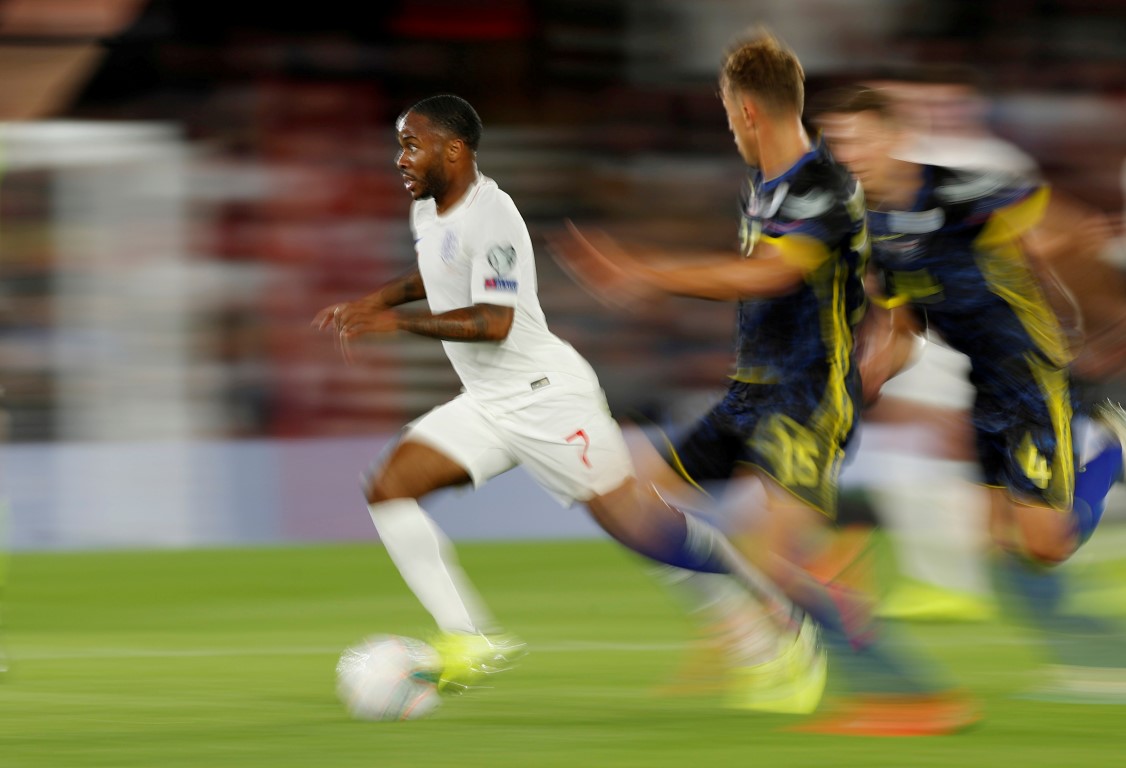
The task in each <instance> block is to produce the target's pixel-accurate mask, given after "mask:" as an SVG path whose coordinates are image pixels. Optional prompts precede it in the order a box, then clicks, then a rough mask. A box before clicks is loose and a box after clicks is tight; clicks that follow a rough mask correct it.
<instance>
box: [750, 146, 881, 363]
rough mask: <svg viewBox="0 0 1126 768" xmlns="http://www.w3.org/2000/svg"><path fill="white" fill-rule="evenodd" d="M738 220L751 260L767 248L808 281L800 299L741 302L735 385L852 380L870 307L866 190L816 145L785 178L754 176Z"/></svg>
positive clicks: (787, 297)
mask: <svg viewBox="0 0 1126 768" xmlns="http://www.w3.org/2000/svg"><path fill="white" fill-rule="evenodd" d="M740 211H741V213H742V217H741V225H740V233H739V234H740V242H741V249H742V253H743V256H744V258H749V259H753V258H755V248H756V246H757V245H758V244H759V243H768V244H770V245H772V246H774V247H775V248H776V249H777V250H778V251H779V252H780V253H781V255H782V258H784V259H786V260H787V261H789V262H791V263H793V264H797V265H799V266H801V267H802V268H803V269H805V270H807V274H806V277H805V281H804V283H803V285H802V286H801V287H800V288H799V289H798V290H796V291H794V292H792V293H789V294H786V295H784V296H776V297H765V298H750V299H744V300H743V301H741V302H740V303H739V326H738V340H737V349H736V373H735V378H736V379H737V380H739V381H744V382H748V383H756V384H778V383H784V382H788V381H793V380H803V379H808V378H811V377H812V378H814V379H821V380H824V378H825V377H826V376H834V375H844V374H847V372H848V371H850V370H851V367H852V366H851V355H852V350H853V330H854V329H855V327H856V324H857V323H859V322H860V320H861V318H862V317H863V314H864V310H865V307H866V303H865V301H866V299H865V294H864V286H863V275H864V270H865V268H866V264H867V252H868V243H867V231H866V228H865V217H864V195H863V192H862V191H861V189H860V186H859V185H858V184H857V183H856V181H855V180H854V179H853V178H852V177H851V176H850V175H849V173H848V171H847V170H846V169H845V168H844V167H843V166H841V165H839V164H837V162H836V161H835V160H833V158H832V157H831V156H830V155H829V153H828V151H827V150H826V149H825V148H824V147H823V146H822V145H818V146H817V147H815V148H814V149H812V150H811V151H810V152H808V153H807V154H806V155H805V156H804V157H802V159H801V160H800V161H798V163H796V164H795V165H794V166H793V167H792V168H791V169H790V170H789V171H787V172H786V173H785V174H783V175H782V176H779V177H778V178H775V179H770V180H769V181H766V180H764V179H763V178H762V174H761V173H758V172H757V171H756V172H752V173H751V174H750V175H749V176H748V178H747V180H746V182H745V183H744V185H743V191H742V194H741V196H740Z"/></svg>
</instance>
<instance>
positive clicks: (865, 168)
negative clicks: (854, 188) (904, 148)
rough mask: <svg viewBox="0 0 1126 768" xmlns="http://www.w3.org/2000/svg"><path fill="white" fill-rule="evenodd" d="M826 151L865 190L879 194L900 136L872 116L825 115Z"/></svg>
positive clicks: (862, 113) (858, 114) (869, 113)
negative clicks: (850, 172)
mask: <svg viewBox="0 0 1126 768" xmlns="http://www.w3.org/2000/svg"><path fill="white" fill-rule="evenodd" d="M821 125H822V128H823V129H824V132H825V140H826V141H828V142H829V149H830V151H832V153H833V157H835V158H836V159H837V160H838V161H839V162H841V163H844V165H846V166H847V167H848V169H849V170H850V171H852V173H853V175H854V176H856V178H858V179H860V183H861V184H862V185H863V186H864V188H865V190H867V191H869V192H876V191H878V190H882V189H883V187H884V185H885V183H886V181H887V179H888V176H889V170H890V168H891V166H892V163H893V162H894V161H893V160H892V152H893V150H894V149H895V147H896V145H897V144H898V143H899V132H898V131H897V130H896V129H895V127H894V126H892V125H890V124H889V123H888V122H887V121H886V120H884V119H883V118H881V117H880V115H878V114H877V113H875V112H857V113H854V114H831V115H826V116H825V117H824V118H823V119H822V122H821Z"/></svg>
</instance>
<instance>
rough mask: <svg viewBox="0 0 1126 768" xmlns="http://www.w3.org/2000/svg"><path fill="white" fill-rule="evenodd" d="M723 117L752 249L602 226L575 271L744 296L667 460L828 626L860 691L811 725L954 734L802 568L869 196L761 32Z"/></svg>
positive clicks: (836, 434)
mask: <svg viewBox="0 0 1126 768" xmlns="http://www.w3.org/2000/svg"><path fill="white" fill-rule="evenodd" d="M720 95H721V98H722V100H723V105H724V108H725V110H726V112H727V119H728V125H729V127H730V130H731V132H732V134H733V135H734V139H735V145H736V147H737V148H738V150H739V153H740V155H741V156H742V158H743V160H744V161H745V162H746V163H747V165H748V166H750V172H749V173H748V178H747V183H746V184H745V186H744V190H743V195H742V199H741V201H740V210H741V211H742V218H741V221H740V238H741V253H739V254H732V253H725V254H698V255H695V256H693V257H691V258H684V259H683V260H682V261H681V263H680V264H679V265H677V266H669V265H666V266H664V267H661V268H658V267H656V266H654V265H653V263H652V261H651V260H648V259H646V260H643V259H640V258H639V257H637V256H635V255H633V254H632V253H629V252H627V251H626V250H625V249H624V248H623V247H622V246H620V245H619V244H618V243H617V242H615V241H614V240H612V239H611V238H609V237H608V236H606V235H604V234H598V233H594V232H587V233H583V232H580V231H579V230H577V229H575V228H572V235H573V237H572V238H571V239H570V240H561V241H560V243H559V245H558V250H559V252H560V256H561V258H563V260H564V262H565V264H566V265H567V266H568V267H569V268H570V269H571V271H572V273H573V274H574V275H575V276H576V277H577V278H578V279H579V280H581V281H582V282H583V283H585V284H586V285H587V287H588V288H590V289H591V290H592V291H593V292H596V293H598V294H601V295H603V296H605V297H606V298H608V299H610V300H615V299H617V300H620V299H621V298H622V297H623V296H631V295H632V297H633V298H635V299H645V298H652V297H654V296H658V295H661V294H673V295H679V296H689V297H696V298H703V299H710V300H715V301H732V302H737V303H738V341H737V360H736V372H735V374H734V375H733V376H732V379H733V381H732V383H731V384H730V386H729V388H728V390H727V393H726V395H725V396H724V398H723V399H722V401H721V402H720V403H719V404H718V405H716V406H715V407H714V408H713V409H712V410H711V411H710V412H709V413H708V414H707V415H705V416H704V417H703V419H702V420H701V421H700V422H699V423H698V424H697V426H696V428H695V429H694V431H692V432H691V433H690V434H689V435H688V437H687V438H686V439H684V440H683V441H681V443H680V444H679V446H678V447H677V448H676V450H675V451H674V452H673V454H672V455H671V456H670V457H669V460H670V461H671V462H672V463H673V465H674V466H675V468H676V469H677V470H678V471H679V472H680V473H681V474H682V475H683V476H684V477H686V478H687V479H689V480H691V481H692V482H694V483H697V484H703V483H707V482H709V481H717V480H718V481H726V482H727V490H726V496H725V500H724V503H725V506H726V507H727V508H728V509H729V510H730V513H731V517H732V519H733V520H735V521H736V522H735V526H736V533H735V534H734V541H736V543H738V544H739V546H740V548H741V549H742V551H743V552H744V553H745V554H746V555H747V557H748V559H750V560H751V561H752V562H753V563H754V564H755V565H757V566H758V567H759V568H761V569H762V570H764V571H765V572H766V573H767V574H768V575H769V576H770V577H771V578H772V579H773V580H774V581H775V582H776V583H778V584H779V585H780V586H781V587H782V588H783V589H784V590H785V591H786V594H787V595H788V596H789V597H790V598H791V599H792V600H793V601H794V602H795V603H797V604H798V605H800V606H801V607H802V608H803V609H805V610H806V611H807V612H808V613H809V614H810V615H812V616H813V617H814V618H815V619H816V620H817V621H818V622H819V623H820V625H821V627H822V630H823V633H824V635H825V638H826V640H827V642H829V643H831V645H832V647H833V649H834V650H836V651H839V652H840V653H839V656H838V657H835V663H836V660H837V659H839V661H840V662H841V664H840V666H841V668H842V670H843V671H844V672H845V673H846V675H847V676H848V677H849V680H848V683H849V685H850V688H851V691H852V692H853V693H854V694H856V697H855V698H854V699H853V700H852V701H851V702H850V703H849V705H848V706H846V707H845V708H843V711H841V712H840V713H838V714H836V715H834V716H830V717H829V718H826V719H824V720H820V721H815V722H813V723H811V724H805V725H803V726H802V729H804V730H812V731H822V732H833V733H851V734H867V735H922V734H942V733H950V732H954V731H957V730H959V729H961V728H963V727H965V726H966V725H968V724H970V723H971V722H973V721H974V720H975V718H976V713H975V712H974V709H973V707H972V706H970V705H969V704H968V703H967V702H966V701H965V700H964V699H963V698H962V697H960V696H957V695H954V694H952V693H951V692H950V691H948V690H947V689H946V688H945V687H944V686H942V685H940V684H937V683H935V682H934V681H931V680H929V679H926V678H925V677H924V676H923V675H922V674H921V673H920V671H919V669H918V667H917V666H915V665H912V666H911V667H908V666H906V665H905V664H904V663H903V662H902V661H901V660H899V659H896V658H894V657H893V656H892V655H891V654H890V653H889V651H888V648H887V645H886V643H885V642H884V641H883V640H881V639H880V637H879V635H878V633H877V632H876V627H875V624H874V622H873V620H872V618H871V616H870V615H869V613H868V610H867V607H866V600H865V599H864V597H863V596H862V595H859V594H856V593H854V592H852V591H850V590H849V589H847V588H845V587H843V586H841V585H837V584H833V585H829V586H828V587H826V585H824V584H822V583H821V582H819V581H818V580H817V579H816V578H813V577H812V576H811V575H810V574H809V573H808V572H807V571H806V570H805V569H804V567H805V566H807V565H809V563H810V560H811V554H812V553H813V552H815V551H816V550H818V549H820V548H821V547H822V546H823V544H824V542H825V539H826V538H827V537H829V536H830V535H831V533H830V529H829V528H828V526H825V525H823V523H824V522H825V520H826V518H831V517H832V516H833V515H834V513H835V510H836V504H837V476H838V473H839V470H840V466H841V463H842V461H843V459H844V447H845V444H846V442H847V441H848V439H849V437H850V435H851V434H852V431H853V428H854V426H855V423H856V420H857V416H858V413H859V407H860V379H859V376H858V373H857V370H856V367H855V365H854V362H855V361H854V355H853V351H854V334H855V331H856V329H857V327H858V325H859V323H860V321H861V319H862V317H863V315H864V311H865V306H866V300H865V292H864V286H863V276H864V270H865V266H866V260H867V252H868V242H867V229H866V226H865V212H864V196H863V193H862V191H861V190H860V187H859V186H858V185H857V183H856V182H855V180H854V179H853V178H852V177H851V176H850V175H849V173H848V171H847V170H846V169H845V168H844V167H843V166H841V165H839V164H837V163H836V162H835V161H834V160H833V159H832V158H831V157H830V156H829V154H828V152H827V151H826V150H825V149H824V148H823V147H822V146H819V145H814V144H812V143H811V142H810V140H809V137H808V135H807V134H806V132H805V130H804V129H803V127H802V123H801V114H802V108H803V101H804V74H803V72H802V68H801V65H800V63H799V62H798V60H797V58H796V57H795V56H794V55H793V53H791V52H790V51H789V50H787V49H786V48H784V47H783V46H782V45H781V44H780V43H779V42H778V41H777V40H775V39H774V38H773V37H770V36H767V35H763V36H759V37H757V38H754V39H751V40H749V41H746V42H744V43H742V44H740V45H738V46H736V47H735V48H733V49H732V50H731V51H730V52H729V53H728V55H727V57H726V60H725V62H724V65H723V69H722V72H721V75H720Z"/></svg>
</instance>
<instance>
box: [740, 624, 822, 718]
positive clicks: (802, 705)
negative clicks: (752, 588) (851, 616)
mask: <svg viewBox="0 0 1126 768" xmlns="http://www.w3.org/2000/svg"><path fill="white" fill-rule="evenodd" d="M828 673H829V661H828V655H827V654H826V652H825V649H824V648H822V647H821V641H820V630H818V628H817V625H816V624H815V623H814V622H813V620H812V619H810V618H809V617H808V616H806V617H805V618H804V619H803V620H802V624H801V628H800V629H799V631H798V633H797V635H796V636H794V635H789V636H787V637H784V638H782V639H781V640H780V641H779V653H778V655H777V656H776V657H774V658H773V659H771V660H770V661H767V662H765V663H762V664H753V665H750V666H744V667H737V668H735V669H733V670H732V671H731V675H732V681H731V683H732V684H731V686H730V689H729V692H728V697H727V703H728V706H730V707H732V708H734V709H747V710H752V711H756V712H774V713H780V714H790V715H807V714H809V713H811V712H813V711H815V710H816V709H817V707H818V705H819V704H820V703H821V696H822V695H823V694H824V692H825V681H826V679H827V678H828Z"/></svg>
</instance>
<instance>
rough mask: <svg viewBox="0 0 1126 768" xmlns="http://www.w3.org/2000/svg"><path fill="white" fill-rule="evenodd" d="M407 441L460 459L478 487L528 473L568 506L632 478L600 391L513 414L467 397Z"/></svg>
mask: <svg viewBox="0 0 1126 768" xmlns="http://www.w3.org/2000/svg"><path fill="white" fill-rule="evenodd" d="M403 439H404V440H414V441H417V442H420V443H424V444H426V445H427V446H429V447H431V448H433V449H434V450H436V451H438V452H440V453H442V454H444V455H446V456H448V457H449V458H451V459H453V460H454V461H455V462H457V463H458V464H459V465H461V466H462V467H463V468H464V469H465V470H466V472H467V473H468V474H469V476H470V477H471V478H472V479H473V484H474V486H480V485H481V484H483V483H485V482H486V481H487V480H489V479H491V478H494V477H496V476H497V475H499V474H501V473H503V472H507V471H508V470H510V469H513V468H514V467H517V466H522V467H524V469H526V470H527V471H528V472H529V473H530V474H531V475H532V477H534V478H535V479H536V481H537V482H538V483H539V484H540V485H541V486H542V487H543V488H544V490H546V491H547V492H548V493H550V494H551V495H552V496H554V497H555V498H557V499H558V500H559V501H560V503H562V504H563V505H564V506H569V505H571V504H573V503H574V502H576V501H578V502H586V501H588V500H590V499H591V498H593V497H595V496H599V495H601V494H604V493H607V492H609V491H612V490H614V489H615V488H617V487H618V486H620V485H621V484H622V483H623V482H625V481H626V479H627V478H629V477H630V476H631V475H632V474H633V464H632V462H631V460H630V454H629V449H628V448H627V447H626V442H625V439H624V438H623V437H622V431H621V428H620V427H619V426H618V423H617V422H616V421H614V419H613V418H612V417H611V416H610V409H609V407H608V406H607V405H606V398H605V396H604V395H603V394H602V392H601V391H595V392H589V393H564V394H560V395H556V396H552V397H544V398H542V399H539V400H537V401H535V402H533V403H532V404H530V405H528V406H525V407H523V408H519V409H517V410H515V411H509V412H506V413H495V412H493V411H490V410H489V409H488V407H487V406H485V405H483V404H481V403H480V402H479V401H477V400H475V399H474V398H473V397H471V396H470V395H469V394H467V393H462V394H461V395H459V396H458V397H456V398H454V399H453V400H451V401H450V402H448V403H445V404H444V405H439V406H438V407H436V408H434V409H433V410H431V411H429V412H428V413H426V414H423V415H422V416H420V417H419V418H417V419H415V420H414V421H412V422H411V423H410V424H408V425H407V426H406V428H405V430H404V435H403Z"/></svg>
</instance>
